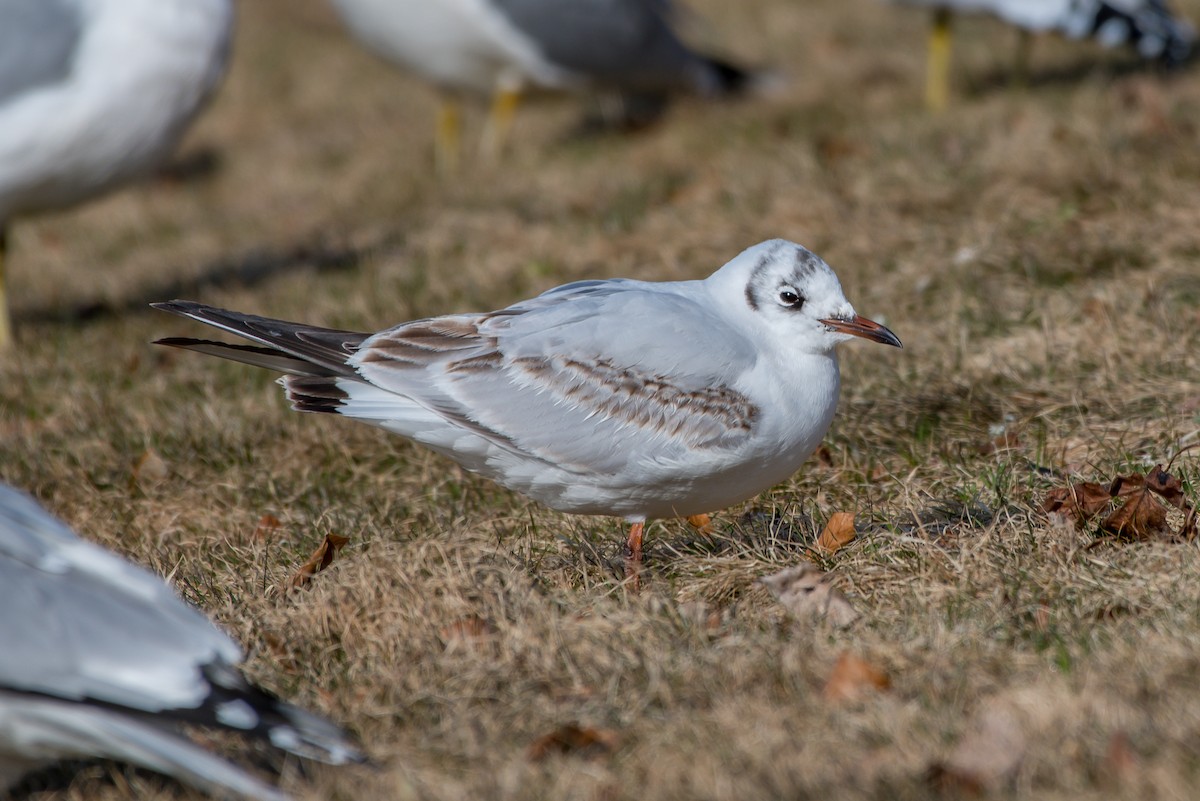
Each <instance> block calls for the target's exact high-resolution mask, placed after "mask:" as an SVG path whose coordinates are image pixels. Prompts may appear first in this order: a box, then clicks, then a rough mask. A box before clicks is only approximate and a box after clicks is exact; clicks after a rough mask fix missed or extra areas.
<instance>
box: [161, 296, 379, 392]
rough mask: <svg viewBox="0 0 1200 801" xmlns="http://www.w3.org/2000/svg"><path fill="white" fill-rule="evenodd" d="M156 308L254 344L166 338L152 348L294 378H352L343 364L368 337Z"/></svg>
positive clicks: (192, 309) (180, 305) (202, 310)
mask: <svg viewBox="0 0 1200 801" xmlns="http://www.w3.org/2000/svg"><path fill="white" fill-rule="evenodd" d="M150 305H151V306H153V307H154V308H156V309H161V310H162V311H166V312H171V313H172V314H178V315H180V316H181V317H190V318H191V319H193V320H197V321H199V322H202V323H205V324H206V325H211V326H213V327H214V328H219V329H221V330H222V331H226V332H228V333H230V334H235V335H237V336H240V337H243V338H245V339H248V340H250V341H251V342H254V343H255V344H254V345H234V344H229V343H225V342H215V341H213V340H208V339H192V338H189V337H167V338H166V339H159V340H156V341H155V343H154V344H156V345H168V346H170V347H173V348H183V349H184V350H194V351H196V352H198V353H206V354H208V355H209V356H219V357H220V358H222V359H230V360H232V361H235V362H242V363H243V364H249V365H253V366H255V367H265V368H267V369H268V370H278V371H279V372H281V373H286V374H288V375H298V376H339V375H340V376H353V375H354V371H353V370H352V369H351V368H350V367H348V366H347V365H346V360H347V359H349V358H350V356H352V355H353V354H354V352H355V351H356V350H357V349H358V347H359V345H361V344H362V343H363V341H365V340H366V339H367V337H368V336H370V335H369V334H364V333H359V332H355V331H340V330H337V329H333V328H318V327H317V326H311V325H302V324H299V323H289V322H287V321H285V320H274V319H271V318H269V317H259V316H257V315H253V314H242V313H241V312H235V311H229V310H227V309H218V308H216V307H215V306H206V305H204V304H203V303H196V302H194V301H190V300H171V301H167V302H165V303H152V304H150Z"/></svg>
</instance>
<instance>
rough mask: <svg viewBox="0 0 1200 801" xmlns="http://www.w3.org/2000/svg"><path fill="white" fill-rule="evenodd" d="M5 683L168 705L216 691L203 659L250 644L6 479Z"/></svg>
mask: <svg viewBox="0 0 1200 801" xmlns="http://www.w3.org/2000/svg"><path fill="white" fill-rule="evenodd" d="M0 605H2V606H3V607H4V608H5V610H6V612H5V624H4V630H5V632H6V634H5V642H6V645H5V647H4V648H0V686H4V687H8V688H10V689H17V690H26V691H32V692H45V693H47V694H50V695H55V696H58V697H62V698H68V699H75V700H79V699H83V698H91V699H95V700H101V701H106V702H109V703H114V704H120V705H123V706H127V707H130V708H132V709H140V710H144V711H158V710H161V709H168V708H172V707H180V706H183V707H187V706H195V705H196V704H198V703H199V702H200V701H201V700H202V699H203V698H204V697H205V695H206V694H207V692H208V690H207V683H206V682H205V681H204V679H203V677H202V676H201V674H200V666H202V665H204V664H208V663H210V662H214V661H224V662H228V663H236V662H238V661H240V659H241V649H240V648H239V647H238V646H237V644H236V643H234V641H233V640H232V639H230V638H229V637H228V636H227V635H225V634H224V633H222V632H221V631H220V630H218V629H217V628H216V627H215V626H213V625H212V623H210V622H209V620H208V619H207V618H205V617H204V616H203V615H202V614H200V613H199V612H198V611H196V610H195V609H193V608H192V607H190V606H188V605H187V604H185V603H184V602H183V601H181V600H179V598H178V597H177V596H176V595H175V594H174V593H173V592H171V590H170V588H169V587H167V586H166V585H165V584H164V583H163V582H162V580H161V579H160V578H158V577H157V576H155V575H154V574H152V573H150V572H149V571H146V570H143V569H141V568H139V567H136V566H134V565H132V564H130V563H128V562H126V561H125V560H124V559H121V558H120V557H118V556H116V555H114V554H111V553H109V552H107V551H105V550H104V549H103V548H100V547H99V546H96V545H93V544H91V543H88V542H85V541H83V540H81V539H79V538H78V537H76V536H75V535H74V534H73V533H72V532H71V530H70V529H68V528H67V527H66V526H64V525H63V524H61V523H59V522H58V521H57V520H55V519H54V518H53V517H51V516H50V515H49V514H47V513H46V512H45V511H44V510H43V509H42V508H41V507H40V506H38V505H37V504H36V503H35V502H34V501H33V500H32V499H31V498H29V497H28V496H26V495H24V494H23V493H20V492H17V491H16V490H14V489H12V488H9V487H5V486H3V485H0Z"/></svg>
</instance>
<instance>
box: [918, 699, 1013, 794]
mask: <svg viewBox="0 0 1200 801" xmlns="http://www.w3.org/2000/svg"><path fill="white" fill-rule="evenodd" d="M1026 747H1027V743H1026V739H1025V733H1024V732H1023V731H1022V729H1021V723H1020V720H1019V719H1018V717H1017V713H1016V712H1015V711H1014V710H1012V709H1010V708H1009V707H1008V706H1005V705H1002V704H999V703H990V704H987V705H986V706H984V708H983V709H982V710H981V711H980V712H979V713H978V714H976V715H975V719H974V720H973V721H972V722H971V725H970V728H969V730H968V731H967V733H966V734H964V735H963V737H962V738H961V739H960V740H959V741H958V745H956V746H954V750H953V751H951V752H950V756H948V757H947V758H946V761H945V762H942V763H941V764H938V765H935V766H934V767H933V769H932V771H931V775H932V778H933V780H934V782H935V783H936V784H937V785H938V786H939V787H941V788H943V789H945V790H957V791H959V792H962V791H966V792H969V793H972V794H974V795H979V794H981V793H984V792H988V791H992V790H996V789H998V788H1000V787H1001V786H1003V785H1004V784H1005V783H1007V782H1008V781H1010V780H1011V779H1012V778H1013V777H1014V776H1015V775H1016V773H1017V769H1018V768H1019V767H1020V766H1021V760H1022V759H1023V758H1024V756H1025V750H1026Z"/></svg>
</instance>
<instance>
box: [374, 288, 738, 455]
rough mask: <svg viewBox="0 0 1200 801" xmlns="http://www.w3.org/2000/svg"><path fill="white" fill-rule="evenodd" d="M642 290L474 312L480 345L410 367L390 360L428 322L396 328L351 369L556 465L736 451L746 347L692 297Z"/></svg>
mask: <svg viewBox="0 0 1200 801" xmlns="http://www.w3.org/2000/svg"><path fill="white" fill-rule="evenodd" d="M645 286H646V285H644V284H642V283H641V282H637V281H611V282H581V283H580V284H576V285H570V286H567V287H560V288H558V289H556V290H553V291H551V292H548V293H546V294H543V295H541V296H539V297H537V298H534V299H532V300H530V301H526V302H524V303H520V304H517V305H515V306H513V307H511V308H510V309H506V310H503V311H502V312H501V313H495V314H493V315H484V316H482V317H481V318H478V319H479V322H478V335H477V337H474V338H464V339H463V340H462V341H461V346H460V347H459V348H457V349H450V348H447V349H445V350H442V351H433V350H431V351H427V352H425V353H423V354H421V355H423V356H424V358H426V359H428V360H429V361H428V364H427V365H425V366H424V369H421V370H413V369H411V368H412V366H413V365H412V363H411V362H406V361H404V360H403V359H391V358H387V356H388V354H389V353H396V352H397V349H396V344H397V343H398V342H401V343H402V342H404V341H405V337H406V335H407V334H408V333H409V332H410V331H411V330H412V328H411V327H410V326H411V325H420V326H421V330H422V331H424V330H426V329H428V328H429V326H430V321H422V322H421V323H419V324H410V326H399V327H397V328H396V329H391V330H390V331H387V332H383V333H381V334H379V335H377V337H375V338H373V339H371V340H368V341H367V342H366V343H364V345H363V347H362V349H361V351H360V354H359V355H358V356H356V357H355V363H356V365H357V366H358V368H359V372H360V373H361V374H362V376H363V377H364V378H365V379H367V380H368V381H370V382H371V383H372V384H375V385H376V386H378V387H380V388H382V389H385V390H388V391H390V392H393V393H396V394H398V395H401V396H403V397H405V398H411V399H412V400H414V401H416V402H417V403H418V404H420V405H422V406H424V407H426V408H428V409H432V410H434V411H436V412H437V413H439V414H441V415H443V416H445V417H447V418H448V419H450V420H452V421H454V422H456V423H457V424H459V425H461V426H462V427H464V428H468V429H471V430H474V431H475V432H476V433H480V434H482V435H483V436H485V437H488V438H489V439H491V440H492V441H493V442H495V443H496V444H499V445H501V446H502V447H509V448H512V449H513V450H515V451H518V452H520V453H522V454H524V455H528V456H533V457H537V458H541V459H543V460H545V461H547V462H550V463H553V464H555V465H557V466H559V467H563V468H566V469H571V468H572V467H576V468H577V469H579V470H581V471H584V472H588V473H603V472H616V471H618V470H620V468H621V466H622V465H624V464H626V463H628V462H630V461H637V460H650V459H656V460H670V459H671V458H673V457H674V456H675V455H680V456H681V455H682V453H681V451H682V449H684V448H704V447H714V448H727V447H736V445H737V444H738V443H739V442H741V441H742V440H743V439H744V438H745V437H746V436H747V435H748V434H749V428H748V427H747V425H748V423H749V422H751V421H752V420H753V417H754V414H755V413H754V410H753V408H752V407H750V405H749V403H748V401H747V400H746V399H745V398H744V397H742V396H740V395H739V393H738V392H737V391H736V390H735V389H734V384H736V382H737V379H738V378H739V376H740V375H741V374H742V373H743V372H744V371H745V370H747V369H749V368H750V367H751V366H753V364H754V361H755V358H756V356H755V353H756V351H755V349H754V347H753V346H752V343H750V342H748V341H747V340H746V339H745V337H744V336H743V335H741V334H740V333H738V332H737V331H735V330H733V329H732V328H730V327H729V326H727V325H726V324H724V323H722V322H720V321H719V320H717V319H716V318H713V317H712V315H710V314H706V313H705V311H704V309H703V307H701V306H700V305H699V304H697V303H696V302H695V301H693V300H691V299H690V298H688V297H686V296H682V295H676V294H671V293H666V292H662V291H656V290H650V289H643V287H645ZM447 319H453V318H447ZM624 320H653V321H654V325H653V333H654V336H653V337H651V338H642V337H639V338H636V339H635V338H631V337H625V336H623V331H622V329H621V327H620V326H621V323H622V321H624ZM431 322H435V323H436V322H437V320H436V319H435V320H434V321H431ZM399 353H400V355H401V356H404V357H407V355H408V353H410V351H409V350H400V351H399ZM418 353H420V351H418ZM697 353H700V354H704V357H703V358H696V354H697ZM489 354H494V355H495V357H497V358H493V359H489ZM375 356H382V357H383V358H373V357H375ZM489 362H491V363H492V365H493V366H491V367H485V368H484V369H474V366H475V365H477V364H487V363H489ZM648 432H649V434H650V436H647V433H648Z"/></svg>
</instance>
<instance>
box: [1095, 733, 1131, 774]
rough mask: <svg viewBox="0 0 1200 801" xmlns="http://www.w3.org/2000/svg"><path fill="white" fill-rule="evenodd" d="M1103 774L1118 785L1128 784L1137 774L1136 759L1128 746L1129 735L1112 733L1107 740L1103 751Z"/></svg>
mask: <svg viewBox="0 0 1200 801" xmlns="http://www.w3.org/2000/svg"><path fill="white" fill-rule="evenodd" d="M1102 767H1103V770H1104V774H1105V775H1106V776H1107V777H1108V778H1109V779H1110V780H1112V781H1114V782H1117V783H1119V784H1123V783H1126V782H1129V781H1130V780H1132V779H1134V778H1135V777H1136V774H1137V772H1138V757H1137V753H1136V752H1134V750H1133V746H1132V745H1130V744H1129V735H1127V734H1126V733H1125V732H1123V731H1117V732H1114V733H1113V735H1112V737H1109V738H1108V748H1106V749H1105V750H1104V762H1103V765H1102Z"/></svg>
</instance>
